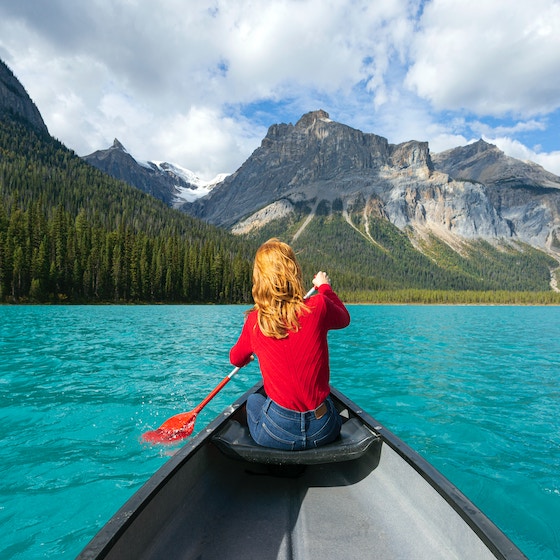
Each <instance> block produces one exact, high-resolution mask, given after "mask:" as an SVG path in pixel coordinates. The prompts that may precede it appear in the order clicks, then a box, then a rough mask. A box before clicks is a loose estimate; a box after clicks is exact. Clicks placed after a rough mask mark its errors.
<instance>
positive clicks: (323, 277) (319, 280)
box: [313, 270, 331, 290]
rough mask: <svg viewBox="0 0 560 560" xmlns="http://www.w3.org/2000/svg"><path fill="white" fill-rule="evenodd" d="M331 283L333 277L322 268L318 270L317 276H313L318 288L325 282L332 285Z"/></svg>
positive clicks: (314, 283)
mask: <svg viewBox="0 0 560 560" xmlns="http://www.w3.org/2000/svg"><path fill="white" fill-rule="evenodd" d="M330 283H331V279H330V278H329V276H328V274H327V273H326V272H323V271H322V270H320V271H319V272H317V274H315V277H314V278H313V285H314V286H315V288H316V289H317V290H318V289H319V286H322V285H323V284H329V285H330Z"/></svg>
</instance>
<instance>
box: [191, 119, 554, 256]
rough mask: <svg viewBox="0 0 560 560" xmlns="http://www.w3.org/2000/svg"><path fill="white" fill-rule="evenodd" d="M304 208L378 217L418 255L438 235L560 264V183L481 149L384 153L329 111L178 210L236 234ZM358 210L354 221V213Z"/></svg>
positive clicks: (274, 130)
mask: <svg viewBox="0 0 560 560" xmlns="http://www.w3.org/2000/svg"><path fill="white" fill-rule="evenodd" d="M302 204H304V205H307V206H308V207H309V209H310V210H309V214H308V217H309V218H312V217H313V214H314V213H316V212H317V209H318V208H322V210H323V211H325V209H328V211H330V212H332V211H334V209H335V208H339V209H340V210H339V211H340V213H341V214H342V215H343V216H344V217H345V219H346V220H347V221H348V224H349V225H350V226H352V225H356V223H355V218H356V219H357V218H358V217H359V216H361V219H367V218H368V217H369V216H375V217H382V218H384V219H386V220H388V221H389V222H390V223H391V224H393V225H395V226H396V227H397V228H399V229H400V230H401V231H405V232H407V235H408V236H409V238H410V239H411V240H412V241H413V242H414V243H415V244H416V245H417V246H420V241H421V240H422V239H425V238H426V237H427V236H429V235H432V236H436V237H437V238H439V239H440V240H442V241H444V242H445V243H447V244H449V245H450V246H451V247H454V248H458V247H460V246H461V243H462V242H463V241H465V240H475V239H484V240H487V241H492V242H494V241H499V242H502V241H511V242H523V243H527V244H529V245H531V246H533V247H538V248H539V249H543V250H546V251H548V252H550V253H552V254H556V255H559V256H560V243H559V240H560V177H558V176H556V175H554V174H552V173H549V172H548V171H546V170H544V169H543V168H542V167H540V166H538V165H536V164H534V163H530V162H521V161H519V160H516V159H514V158H511V157H508V156H506V155H505V154H504V153H503V152H502V151H500V150H499V149H498V148H497V147H496V146H493V145H492V144H488V143H486V142H484V141H483V140H479V141H478V142H476V143H474V144H470V145H467V146H465V147H459V148H455V149H453V150H449V151H446V152H443V153H440V154H435V155H434V156H432V155H431V154H430V151H429V148H428V144H427V143H425V142H417V141H409V142H405V143H402V144H398V145H393V144H389V143H388V141H387V140H386V139H385V138H382V137H380V136H377V135H374V134H366V133H363V132H361V131H359V130H356V129H353V128H351V127H349V126H346V125H343V124H340V123H337V122H335V121H332V120H331V119H330V118H329V115H328V114H327V113H326V112H325V111H314V112H311V113H308V114H306V115H304V116H303V117H302V118H301V119H300V120H299V121H298V122H297V123H296V124H295V125H286V124H279V125H273V126H271V127H270V129H269V131H268V133H267V135H266V137H265V138H264V140H263V141H262V143H261V146H260V147H259V148H258V149H257V150H256V151H255V152H254V153H253V154H252V155H251V156H250V157H249V159H248V160H247V161H246V162H245V163H244V164H243V165H242V166H241V168H240V169H239V170H238V171H236V172H235V173H234V174H232V175H231V176H229V177H227V178H226V179H225V180H224V181H223V182H222V183H221V184H220V185H218V186H217V187H216V188H215V189H213V191H212V192H210V193H209V194H208V195H207V196H205V197H203V198H200V199H198V200H196V201H194V202H188V203H185V204H183V205H182V207H181V208H182V209H183V210H184V211H186V212H188V213H190V214H191V215H193V216H197V217H199V218H202V219H204V220H206V221H208V222H210V223H213V224H216V225H220V226H223V227H228V228H232V229H233V231H236V232H242V231H245V232H247V231H250V230H251V229H254V228H258V227H262V226H263V225H264V224H265V223H268V222H271V221H273V220H275V219H279V218H280V217H284V216H286V215H287V214H289V213H291V212H294V211H295V209H296V206H299V207H301V206H302ZM357 208H359V209H360V210H359V213H356V209H357Z"/></svg>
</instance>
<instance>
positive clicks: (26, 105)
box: [0, 60, 49, 134]
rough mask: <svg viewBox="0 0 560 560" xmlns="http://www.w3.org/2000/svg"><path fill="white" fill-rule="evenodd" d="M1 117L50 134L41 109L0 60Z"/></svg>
mask: <svg viewBox="0 0 560 560" xmlns="http://www.w3.org/2000/svg"><path fill="white" fill-rule="evenodd" d="M0 117H7V118H9V119H12V120H16V121H18V122H23V123H25V124H26V125H29V126H31V127H32V128H34V129H35V130H36V131H38V132H41V133H44V134H48V133H49V131H48V129H47V126H46V125H45V123H44V121H43V118H42V117H41V113H39V109H37V107H36V106H35V103H33V101H32V100H31V98H30V97H29V95H28V94H27V92H26V91H25V88H24V87H23V86H22V85H21V83H20V82H19V81H18V79H17V78H16V77H15V76H14V74H13V72H12V71H11V70H10V69H9V68H8V66H6V64H5V63H4V62H3V61H2V60H0Z"/></svg>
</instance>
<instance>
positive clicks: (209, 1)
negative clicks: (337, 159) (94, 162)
mask: <svg viewBox="0 0 560 560" xmlns="http://www.w3.org/2000/svg"><path fill="white" fill-rule="evenodd" d="M421 9H423V12H420V10H421ZM419 13H421V15H420V16H419V15H418V14H419ZM559 17H560V16H559V4H558V2H557V1H556V0H532V2H531V3H529V4H527V3H522V2H517V3H516V5H515V6H514V7H512V6H511V5H510V4H509V3H506V2H505V0H431V1H428V2H424V1H423V0H379V1H375V2H372V1H371V0H269V1H267V2H260V3H255V2H254V1H253V0H238V1H236V2H230V1H229V0H196V1H195V0H165V1H163V0H134V1H133V0H127V1H122V2H114V1H112V0H96V1H95V2H89V3H79V2H75V1H74V0H50V1H49V2H48V3H47V2H44V0H26V1H25V2H12V1H11V0H0V57H1V58H2V59H3V60H4V61H5V62H6V63H7V64H8V65H9V66H10V67H11V68H12V70H13V71H14V73H15V74H16V76H17V77H18V78H19V79H20V81H21V82H22V83H23V85H24V86H25V87H26V89H27V90H28V92H29V93H30V95H31V97H32V99H33V100H34V101H35V102H36V104H37V106H38V107H39V110H40V111H41V114H42V115H43V118H44V120H45V122H46V124H47V126H48V127H49V130H50V132H51V133H52V134H53V135H54V136H56V137H57V138H59V139H60V140H62V141H63V142H64V143H65V144H66V145H67V146H68V147H70V148H72V149H74V150H75V151H76V152H77V153H78V154H80V155H85V154H87V153H91V152H93V151H95V150H97V149H101V148H105V147H107V146H109V145H110V144H111V143H112V141H113V139H114V138H115V137H117V138H119V140H120V141H121V142H122V143H123V144H124V145H125V146H126V147H127V148H128V149H129V151H130V152H131V153H132V154H133V155H134V156H135V157H137V158H138V159H153V160H167V161H174V162H176V163H178V164H180V165H182V166H184V167H187V168H189V169H191V170H193V171H194V172H195V173H197V174H198V175H199V176H201V177H203V178H211V177H213V176H214V175H215V174H216V173H218V172H222V171H228V172H231V171H234V170H235V169H237V168H238V167H239V166H240V165H241V164H242V163H243V161H244V160H245V159H246V158H247V157H248V156H249V155H250V153H251V152H252V151H253V150H254V149H255V148H256V147H257V146H258V145H259V143H260V140H261V139H262V137H263V136H264V134H265V133H266V128H267V127H268V126H270V125H271V124H274V123H276V122H286V120H288V121H291V122H295V120H297V119H298V118H299V117H300V116H301V115H302V114H303V113H305V112H307V111H311V110H315V109H319V108H321V109H325V110H327V111H328V112H329V113H330V114H331V117H332V118H333V119H335V120H338V121H340V122H343V123H346V124H349V125H350V126H354V127H356V128H360V129H361V130H364V131H365V132H373V133H376V134H380V135H383V136H386V137H387V138H388V139H389V141H390V142H392V143H397V142H402V141H406V140H409V139H416V140H428V141H429V142H430V148H431V149H432V151H441V150H442V149H447V148H450V147H455V146H456V145H459V144H460V143H462V142H463V141H467V140H466V139H468V140H469V141H470V140H471V139H472V138H476V137H480V136H482V135H487V136H489V137H500V138H508V139H510V148H511V149H512V150H513V149H514V147H515V142H519V143H520V138H521V137H522V136H521V135H522V134H524V135H525V136H524V137H523V138H525V139H526V138H528V136H527V135H528V134H529V135H532V136H531V145H532V148H528V150H530V151H531V150H532V152H533V153H535V155H536V156H538V157H540V159H541V160H545V159H546V151H547V150H548V151H549V152H550V153H551V154H554V152H555V150H556V149H557V148H558V146H557V137H556V144H554V146H551V145H550V142H547V138H548V137H550V130H551V128H552V127H553V126H554V125H555V121H554V119H553V118H551V115H550V114H547V112H548V111H552V110H554V109H555V108H556V107H558V106H559V105H560V95H559V93H560V73H559V72H557V69H558V60H559V54H558V53H559V52H560V49H559V46H560V44H559V41H560V39H559V38H558V37H559V36H558V34H556V33H554V32H553V30H554V29H558V28H560V26H559V24H560V20H559ZM419 18H420V19H419ZM497 22H499V25H498V24H497ZM473 114H476V115H477V116H476V117H475V118H473V117H472V115H473ZM504 114H508V118H507V119H503V115H504ZM558 114H559V115H560V111H559V112H558ZM486 116H491V117H492V119H488V118H486ZM537 137H538V138H537ZM450 143H454V144H453V145H449V144H450ZM538 144H541V145H543V146H545V148H544V149H543V148H541V149H537V147H536V146H537V145H538ZM548 161H554V157H553V155H551V157H550V158H548Z"/></svg>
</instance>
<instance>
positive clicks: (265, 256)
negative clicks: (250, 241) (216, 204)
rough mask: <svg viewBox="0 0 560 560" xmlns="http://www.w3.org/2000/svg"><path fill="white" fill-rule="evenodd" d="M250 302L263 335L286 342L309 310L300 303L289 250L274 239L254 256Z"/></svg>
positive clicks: (298, 280)
mask: <svg viewBox="0 0 560 560" xmlns="http://www.w3.org/2000/svg"><path fill="white" fill-rule="evenodd" d="M252 293H253V300H254V301H255V307H254V309H256V310H257V313H258V323H259V327H260V328H261V331H262V332H263V334H264V335H266V336H270V337H272V338H286V337H287V336H288V333H289V332H290V331H298V330H299V327H300V323H299V316H300V314H301V313H303V312H305V311H307V310H308V309H309V308H308V307H307V306H306V305H305V302H304V300H303V296H304V291H303V276H302V272H301V267H300V265H299V263H298V262H297V260H296V255H295V253H294V251H293V249H292V248H291V247H290V246H289V245H288V244H286V243H283V242H282V241H280V240H279V239H276V238H275V237H274V238H272V239H269V240H268V241H267V242H265V243H263V244H262V245H261V246H260V247H259V249H258V250H257V253H256V255H255V265H254V267H253V291H252Z"/></svg>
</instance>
